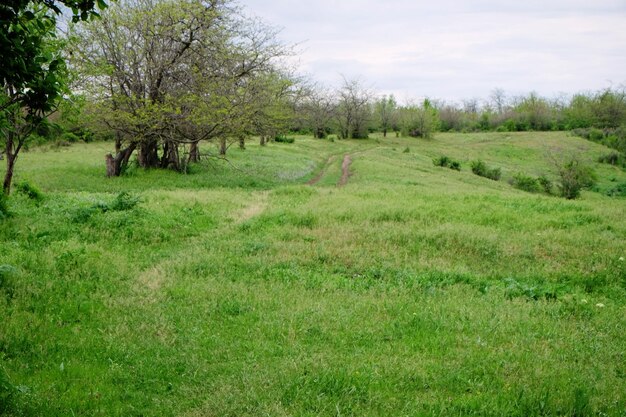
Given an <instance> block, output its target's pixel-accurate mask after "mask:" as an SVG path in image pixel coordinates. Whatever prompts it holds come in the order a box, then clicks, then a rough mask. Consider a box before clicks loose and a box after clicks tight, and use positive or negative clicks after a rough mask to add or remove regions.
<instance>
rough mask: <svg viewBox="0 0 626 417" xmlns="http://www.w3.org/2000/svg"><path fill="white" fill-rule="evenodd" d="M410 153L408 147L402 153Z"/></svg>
mask: <svg viewBox="0 0 626 417" xmlns="http://www.w3.org/2000/svg"><path fill="white" fill-rule="evenodd" d="M409 152H411V149H409V147H408V146H407V147H406V148H404V150H403V151H402V153H409Z"/></svg>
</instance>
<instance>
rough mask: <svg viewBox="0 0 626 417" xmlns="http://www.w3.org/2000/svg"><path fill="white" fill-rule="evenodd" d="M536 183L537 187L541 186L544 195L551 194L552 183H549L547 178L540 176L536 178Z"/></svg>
mask: <svg viewBox="0 0 626 417" xmlns="http://www.w3.org/2000/svg"><path fill="white" fill-rule="evenodd" d="M537 182H539V185H541V188H543V192H544V193H546V194H552V188H553V186H552V181H550V180H549V179H548V177H546V176H545V175H541V176H540V177H538V178H537Z"/></svg>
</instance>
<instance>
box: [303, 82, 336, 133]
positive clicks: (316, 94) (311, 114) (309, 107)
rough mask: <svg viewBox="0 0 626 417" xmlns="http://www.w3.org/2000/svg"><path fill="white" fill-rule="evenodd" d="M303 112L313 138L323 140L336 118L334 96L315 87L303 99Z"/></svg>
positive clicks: (328, 91)
mask: <svg viewBox="0 0 626 417" xmlns="http://www.w3.org/2000/svg"><path fill="white" fill-rule="evenodd" d="M303 111H304V112H305V114H306V119H307V122H308V127H309V128H310V129H311V130H312V131H313V137H315V138H317V139H323V138H325V137H326V135H327V134H328V133H329V132H330V130H331V128H332V121H333V119H334V118H335V117H336V111H337V104H336V98H335V95H334V94H333V93H332V92H331V91H330V90H328V89H326V88H324V87H320V86H315V87H313V89H312V91H310V93H309V95H308V97H307V98H306V99H305V102H304V105H303Z"/></svg>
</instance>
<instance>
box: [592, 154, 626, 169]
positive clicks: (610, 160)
mask: <svg viewBox="0 0 626 417" xmlns="http://www.w3.org/2000/svg"><path fill="white" fill-rule="evenodd" d="M598 162H600V163H602V164H610V165H620V166H622V167H626V158H624V156H622V155H621V154H620V153H618V152H611V153H608V154H605V155H602V156H600V157H599V158H598Z"/></svg>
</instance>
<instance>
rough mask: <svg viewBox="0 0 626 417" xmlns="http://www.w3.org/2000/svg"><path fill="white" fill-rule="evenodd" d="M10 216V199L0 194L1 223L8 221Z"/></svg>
mask: <svg viewBox="0 0 626 417" xmlns="http://www.w3.org/2000/svg"><path fill="white" fill-rule="evenodd" d="M9 215H10V213H9V206H8V197H7V196H6V194H4V193H2V192H0V221H2V220H4V219H6V218H7V217H9Z"/></svg>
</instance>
